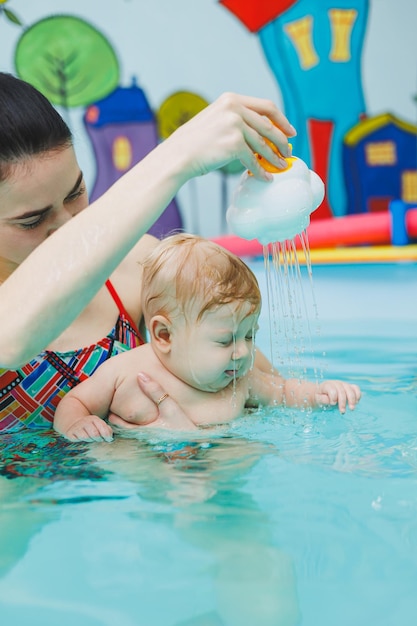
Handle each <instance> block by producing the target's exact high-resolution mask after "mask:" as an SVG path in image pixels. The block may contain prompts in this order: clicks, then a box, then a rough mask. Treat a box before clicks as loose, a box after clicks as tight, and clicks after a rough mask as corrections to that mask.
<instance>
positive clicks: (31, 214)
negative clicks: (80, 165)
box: [13, 172, 83, 220]
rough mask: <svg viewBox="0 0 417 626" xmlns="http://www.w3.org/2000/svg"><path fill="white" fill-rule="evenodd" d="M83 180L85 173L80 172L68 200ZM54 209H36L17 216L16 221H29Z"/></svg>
mask: <svg viewBox="0 0 417 626" xmlns="http://www.w3.org/2000/svg"><path fill="white" fill-rule="evenodd" d="M82 179H83V173H82V172H80V173H79V176H78V178H77V180H76V182H75V185H74V186H73V187H72V189H71V191H69V192H68V193H67V195H66V196H65V197H66V198H68V197H69V196H71V195H72V194H73V193H75V192H76V191H77V189H78V187H79V186H80V185H81V181H82ZM51 208H52V205H51V204H50V205H48V206H46V207H43V208H42V209H35V210H32V211H28V212H27V213H22V214H21V215H17V216H16V217H14V218H13V219H14V220H24V219H28V218H30V217H36V216H38V215H42V213H46V211H49V210H50V209H51Z"/></svg>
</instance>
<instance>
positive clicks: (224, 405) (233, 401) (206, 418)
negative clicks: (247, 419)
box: [187, 387, 247, 426]
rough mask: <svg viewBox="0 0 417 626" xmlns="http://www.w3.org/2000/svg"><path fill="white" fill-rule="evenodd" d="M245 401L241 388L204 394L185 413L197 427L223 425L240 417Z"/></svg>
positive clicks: (245, 396) (245, 393)
mask: <svg viewBox="0 0 417 626" xmlns="http://www.w3.org/2000/svg"><path fill="white" fill-rule="evenodd" d="M246 399H247V392H246V389H244V388H243V387H237V388H234V389H227V390H224V391H223V392H218V393H213V394H211V393H204V394H201V397H200V400H199V401H198V402H194V403H190V406H189V407H188V411H187V412H188V413H189V414H190V417H191V419H192V420H193V422H194V423H195V424H197V425H201V426H203V425H208V424H224V423H226V422H230V421H232V420H234V419H236V418H238V417H240V416H241V415H242V413H243V411H244V409H245V403H246Z"/></svg>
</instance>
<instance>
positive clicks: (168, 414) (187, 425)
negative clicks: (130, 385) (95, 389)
mask: <svg viewBox="0 0 417 626" xmlns="http://www.w3.org/2000/svg"><path fill="white" fill-rule="evenodd" d="M138 385H139V387H140V389H141V390H142V391H143V393H144V394H145V395H146V396H147V397H148V398H149V399H150V400H152V402H153V403H154V404H155V419H154V420H153V421H150V422H148V423H147V424H146V425H144V426H138V425H137V424H132V423H129V422H126V421H125V420H124V419H122V418H121V417H119V416H118V415H115V414H110V415H109V423H110V424H111V425H112V426H117V427H119V428H120V429H122V430H123V429H129V430H132V429H134V430H137V429H138V428H167V429H169V430H195V429H196V428H197V427H196V425H195V424H194V422H192V421H191V420H190V419H189V418H188V417H187V416H186V414H185V413H184V411H183V410H182V409H181V407H180V406H179V405H178V404H177V402H176V401H175V400H174V399H173V398H171V396H170V395H168V394H167V393H166V392H165V390H164V389H163V388H162V387H161V385H160V384H159V383H158V382H156V381H155V380H153V379H152V378H150V377H149V376H148V374H145V373H144V372H140V373H139V374H138Z"/></svg>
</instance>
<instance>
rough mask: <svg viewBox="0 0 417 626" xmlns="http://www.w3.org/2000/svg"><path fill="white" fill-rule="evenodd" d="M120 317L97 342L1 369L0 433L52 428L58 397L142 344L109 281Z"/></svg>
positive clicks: (39, 356)
mask: <svg viewBox="0 0 417 626" xmlns="http://www.w3.org/2000/svg"><path fill="white" fill-rule="evenodd" d="M106 287H107V289H108V290H109V293H110V294H111V296H112V298H113V300H114V301H115V303H116V305H117V308H118V309H119V317H118V319H117V322H116V325H115V326H114V328H113V329H112V330H111V332H110V333H109V334H108V335H107V336H106V337H104V338H103V339H101V340H100V341H98V342H97V343H95V344H93V345H91V346H88V347H86V348H81V349H80V350H73V351H70V352H52V351H51V350H45V351H44V352H41V354H39V355H38V356H36V357H35V358H34V359H32V360H31V361H30V362H29V363H26V365H23V366H22V367H20V368H19V369H17V370H5V369H0V433H1V432H11V431H18V430H21V429H23V428H43V429H45V428H51V427H52V423H53V419H54V413H55V409H56V407H57V405H58V403H59V401H60V400H61V398H62V397H63V396H64V395H65V394H66V393H67V392H68V391H69V390H70V389H72V388H73V387H75V385H77V384H78V383H80V382H81V381H82V380H84V379H86V378H88V376H91V374H92V373H93V372H94V371H95V370H96V369H97V368H98V366H99V365H101V363H103V362H104V361H106V360H107V359H109V358H110V357H112V356H115V355H116V354H120V353H121V352H126V350H130V349H132V348H136V347H137V346H139V345H141V344H143V339H142V337H141V335H140V332H139V330H138V328H137V326H136V324H135V323H134V321H133V320H132V318H131V317H130V315H129V314H128V313H127V311H126V310H125V308H124V306H123V303H122V302H121V300H120V298H119V296H118V294H117V292H116V291H115V289H114V287H113V285H112V284H111V282H110V281H109V280H108V281H107V282H106Z"/></svg>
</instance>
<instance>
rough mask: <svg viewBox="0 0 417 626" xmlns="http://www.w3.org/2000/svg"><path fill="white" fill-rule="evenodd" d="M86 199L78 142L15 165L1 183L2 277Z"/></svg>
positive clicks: (69, 217)
mask: <svg viewBox="0 0 417 626" xmlns="http://www.w3.org/2000/svg"><path fill="white" fill-rule="evenodd" d="M87 204H88V196H87V191H86V188H85V183H84V179H83V175H82V172H81V171H80V168H79V166H78V163H77V159H76V157H75V153H74V149H73V147H71V146H69V147H66V148H62V149H61V150H54V151H50V152H46V153H43V154H40V155H35V156H32V157H30V158H27V159H26V160H24V161H20V162H19V163H16V165H13V166H12V167H11V169H10V175H9V177H8V178H7V180H5V181H3V182H1V183H0V277H1V278H3V279H4V278H6V277H7V276H8V275H9V274H11V272H13V270H14V269H16V267H17V266H18V265H20V263H22V261H24V260H25V259H26V257H27V256H29V254H30V253H31V252H32V251H33V250H34V249H35V248H36V247H37V246H39V244H41V243H42V242H43V241H44V240H45V239H46V238H47V237H49V235H51V234H52V233H53V232H54V231H55V230H57V229H58V228H59V227H60V226H62V225H63V224H65V223H66V222H67V221H68V220H70V219H71V218H72V217H73V216H74V215H76V214H77V213H79V212H80V211H82V210H83V209H85V207H86V206H87Z"/></svg>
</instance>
